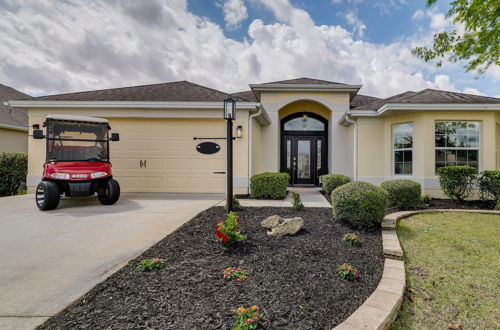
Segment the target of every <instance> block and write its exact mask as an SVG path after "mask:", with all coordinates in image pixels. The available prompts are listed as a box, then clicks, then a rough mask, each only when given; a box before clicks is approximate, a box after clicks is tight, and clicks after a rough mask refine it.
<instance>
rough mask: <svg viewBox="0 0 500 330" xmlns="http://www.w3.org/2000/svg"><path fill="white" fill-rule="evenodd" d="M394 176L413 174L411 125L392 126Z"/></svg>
mask: <svg viewBox="0 0 500 330" xmlns="http://www.w3.org/2000/svg"><path fill="white" fill-rule="evenodd" d="M392 139H393V141H392V143H393V149H394V174H396V175H412V174H413V123H407V124H397V125H393V126H392Z"/></svg>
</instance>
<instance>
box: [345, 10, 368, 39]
mask: <svg viewBox="0 0 500 330" xmlns="http://www.w3.org/2000/svg"><path fill="white" fill-rule="evenodd" d="M345 19H346V21H347V23H348V24H349V25H352V27H353V30H354V33H355V34H357V36H358V37H359V38H363V36H364V33H365V30H366V25H365V24H364V23H363V21H362V20H360V19H359V18H358V16H357V15H356V13H354V12H353V11H349V12H347V14H345Z"/></svg>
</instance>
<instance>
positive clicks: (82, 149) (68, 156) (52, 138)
mask: <svg viewBox="0 0 500 330" xmlns="http://www.w3.org/2000/svg"><path fill="white" fill-rule="evenodd" d="M45 124H46V126H47V161H108V159H109V154H108V148H109V142H108V141H109V140H108V127H109V126H108V124H107V123H85V122H72V121H65V120H49V119H47V121H46V123H45Z"/></svg>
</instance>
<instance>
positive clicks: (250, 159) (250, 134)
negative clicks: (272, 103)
mask: <svg viewBox="0 0 500 330" xmlns="http://www.w3.org/2000/svg"><path fill="white" fill-rule="evenodd" d="M256 108H257V112H256V113H253V114H251V115H250V116H249V117H248V187H247V189H248V190H247V193H248V194H250V178H251V177H252V171H253V153H252V142H253V119H254V118H258V117H260V116H261V115H262V114H263V113H265V115H266V116H267V118H268V119H269V116H268V115H267V112H266V111H265V110H264V107H263V106H262V104H260V103H259V105H257V106H256ZM269 123H270V121H269Z"/></svg>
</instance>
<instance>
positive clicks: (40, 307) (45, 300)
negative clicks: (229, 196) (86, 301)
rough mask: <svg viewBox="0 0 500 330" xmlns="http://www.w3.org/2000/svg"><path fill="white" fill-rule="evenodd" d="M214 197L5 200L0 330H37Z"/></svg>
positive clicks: (0, 213)
mask: <svg viewBox="0 0 500 330" xmlns="http://www.w3.org/2000/svg"><path fill="white" fill-rule="evenodd" d="M222 198H223V196H222V195H216V194H146V193H144V194H123V195H122V197H121V198H120V201H119V202H118V203H117V204H115V205H111V206H103V205H101V204H99V202H98V201H97V199H96V198H95V197H94V198H85V199H79V200H70V199H66V200H62V201H61V203H60V205H59V208H58V209H56V210H54V211H49V212H41V211H38V209H37V208H36V205H35V201H34V195H25V196H15V197H4V198H0V329H32V328H34V327H36V326H37V325H39V324H41V323H43V322H44V321H45V320H46V319H47V318H48V317H50V316H52V315H55V314H57V313H58V312H59V311H61V310H62V309H64V308H65V307H66V306H67V305H68V304H70V303H71V302H73V301H74V300H75V299H77V298H78V297H80V296H81V295H83V294H84V293H86V292H87V291H88V290H90V289H91V288H92V287H94V286H95V285H96V284H97V283H99V282H101V281H102V280H104V279H105V278H107V277H108V276H110V275H111V274H112V273H113V272H115V271H117V270H118V269H120V268H121V267H122V266H123V265H125V264H126V263H127V261H128V260H130V259H131V258H133V257H135V256H137V255H139V254H141V253H142V252H143V251H145V250H146V249H148V248H149V247H151V246H152V245H154V244H155V243H156V242H158V241H159V240H160V239H162V238H163V237H165V236H166V235H167V234H169V233H171V232H172V231H174V230H175V229H176V228H178V227H179V226H180V225H182V224H183V223H185V222H186V221H188V220H189V219H191V218H192V217H194V216H195V215H196V214H198V213H199V212H201V211H203V210H205V209H206V208H208V207H211V206H213V205H214V204H216V203H218V202H220V200H221V199H222Z"/></svg>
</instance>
